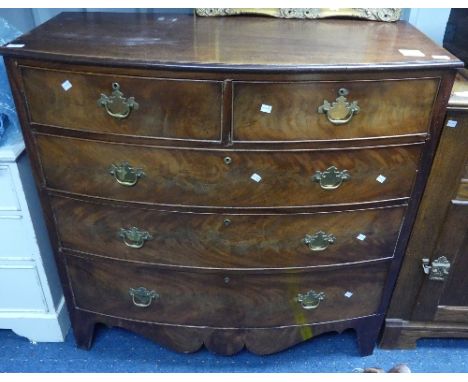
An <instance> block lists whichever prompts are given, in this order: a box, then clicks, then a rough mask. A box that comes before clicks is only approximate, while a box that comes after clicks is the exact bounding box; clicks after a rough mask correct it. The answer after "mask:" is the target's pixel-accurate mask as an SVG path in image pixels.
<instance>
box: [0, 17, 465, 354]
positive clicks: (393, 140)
mask: <svg viewBox="0 0 468 382" xmlns="http://www.w3.org/2000/svg"><path fill="white" fill-rule="evenodd" d="M123 26H125V27H123ZM345 34H347V35H348V37H349V40H350V41H353V44H348V43H346V42H345V41H344V40H342V39H341V38H335V37H334V36H343V35H345ZM399 47H401V48H406V49H420V50H421V51H424V54H425V56H424V57H423V58H420V57H418V58H409V57H405V56H404V55H402V54H401V53H400V52H399V50H398V48H399ZM1 51H2V52H3V53H4V54H5V55H6V57H7V65H8V68H9V75H10V81H11V83H12V87H13V90H14V93H15V100H16V103H17V107H18V110H19V112H20V115H21V120H22V125H23V130H24V133H25V136H26V138H27V146H28V150H29V151H30V153H31V156H32V158H33V165H34V167H35V170H36V171H35V172H36V177H37V185H38V187H39V189H40V192H41V196H42V203H43V205H44V209H45V210H46V211H47V213H48V216H49V231H50V235H51V238H52V241H53V242H54V244H55V252H56V260H57V263H58V265H59V269H60V273H61V278H62V282H63V284H64V287H65V292H66V298H67V302H68V304H69V308H70V309H69V310H70V314H71V318H72V322H73V329H74V333H75V338H76V341H77V344H78V345H79V346H81V347H84V348H88V347H89V346H91V341H92V335H93V329H94V325H95V324H96V323H104V324H106V325H109V326H119V327H123V328H126V329H129V330H132V331H134V332H137V333H140V334H142V335H145V336H147V337H150V338H153V339H155V340H156V341H157V342H159V343H161V344H163V345H165V346H168V347H170V348H172V349H175V350H178V351H183V352H192V351H196V350H197V349H199V348H200V347H201V346H203V345H205V346H206V347H208V348H209V349H210V350H212V351H214V352H217V353H221V354H234V353H236V352H238V351H240V350H241V349H242V348H244V347H247V348H248V349H249V350H250V351H252V352H255V353H258V354H270V353H274V352H277V351H280V350H283V349H285V348H287V347H289V346H292V345H294V344H296V343H299V342H301V341H305V340H307V339H310V338H312V337H314V336H317V335H319V334H321V333H324V332H329V331H338V332H341V331H343V330H345V329H349V328H352V329H355V331H356V333H357V340H358V344H359V348H360V351H361V353H362V354H369V353H371V352H372V349H373V347H374V344H375V341H376V338H377V335H378V333H379V330H380V327H381V324H382V321H383V318H384V314H385V312H386V309H387V305H388V301H389V298H390V295H391V292H392V289H393V285H394V282H395V279H396V275H397V273H398V268H399V266H400V263H401V260H402V256H403V250H404V248H405V245H406V242H407V239H408V235H409V232H410V230H411V226H412V224H413V220H414V215H415V211H416V209H417V207H418V204H419V198H420V195H421V192H422V190H423V188H424V185H425V182H426V178H427V173H428V170H429V168H430V165H431V161H432V155H433V152H434V148H435V146H436V144H437V140H438V137H439V130H440V125H441V123H442V119H441V116H442V115H443V113H444V110H445V106H446V103H447V100H448V96H449V93H450V88H451V85H452V82H453V77H454V69H455V68H457V67H459V66H460V65H461V63H460V62H459V61H458V60H457V59H456V58H455V57H453V56H451V55H449V54H448V53H447V52H445V51H444V50H442V49H441V48H439V47H437V46H435V45H434V44H433V43H432V42H430V40H428V39H427V38H425V37H424V36H423V35H421V34H420V33H419V32H417V31H416V30H414V29H413V28H412V27H410V26H409V25H407V24H405V23H395V24H383V23H375V22H355V21H349V20H347V21H346V20H328V21H320V22H310V21H304V20H276V19H269V18H248V17H240V18H237V19H236V18H232V19H230V18H226V19H223V18H194V17H189V16H174V17H172V16H164V17H157V16H154V15H146V16H144V17H142V16H141V15H130V14H128V15H123V14H99V13H97V14H93V13H91V14H79V13H77V14H69V13H65V14H62V15H60V16H58V17H57V18H55V19H53V20H52V21H49V22H48V23H46V24H44V25H43V26H41V27H39V28H38V29H36V30H35V31H33V32H32V33H30V34H28V35H25V36H22V37H20V38H19V39H18V40H16V41H14V45H10V47H8V46H7V47H4V48H2V49H1ZM433 56H435V58H434V57H433ZM440 56H445V58H444V59H440ZM437 57H439V58H437Z"/></svg>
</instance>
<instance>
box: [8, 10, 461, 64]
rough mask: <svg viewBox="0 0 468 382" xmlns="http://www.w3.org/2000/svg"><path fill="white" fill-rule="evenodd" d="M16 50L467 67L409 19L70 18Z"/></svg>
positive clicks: (108, 57)
mask: <svg viewBox="0 0 468 382" xmlns="http://www.w3.org/2000/svg"><path fill="white" fill-rule="evenodd" d="M13 44H15V45H16V47H8V45H7V46H6V47H3V48H0V53H1V54H5V55H11V56H17V57H22V56H23V57H24V56H27V57H29V58H40V59H49V60H59V61H68V62H70V61H73V62H75V63H78V62H80V63H104V64H106V65H128V66H146V67H163V68H173V67H177V68H181V67H182V68H191V69H210V70H221V71H223V70H253V71H257V70H264V71H294V72H298V71H309V70H314V71H321V70H327V71H330V70H343V71H349V70H369V69H384V68H387V69H412V68H436V67H439V68H444V67H462V66H463V63H462V62H461V61H459V60H458V59H457V58H456V57H455V56H453V55H451V54H450V53H448V52H447V51H446V50H444V49H443V48H441V47H439V46H438V45H436V44H435V43H434V42H432V41H431V40H430V39H429V38H427V37H426V36H425V35H423V34H422V33H421V32H419V31H418V30H417V29H415V28H414V27H412V26H411V25H410V24H408V23H406V22H402V21H401V22H396V23H382V22H370V21H366V22H357V21H355V20H320V21H319V22H317V21H311V20H284V19H273V18H268V17H232V18H230V17H225V18H223V17H215V18H203V17H195V16H190V15H167V14H165V15H157V14H144V15H142V14H136V13H133V14H131V13H128V14H125V13H93V12H90V13H75V12H66V13H62V14H60V15H58V16H57V17H55V18H53V19H52V20H50V21H48V22H46V23H44V24H43V25H41V26H40V27H38V28H36V29H35V30H34V31H32V32H30V33H28V34H25V35H23V36H21V37H19V38H18V39H16V40H15V41H13ZM23 44H24V46H22V45H23ZM21 46H22V47H21ZM399 49H409V50H419V51H421V52H423V54H424V56H423V57H416V56H405V55H403V54H402V53H401V52H400V51H399ZM279 53H281V54H279ZM441 56H444V57H445V58H441Z"/></svg>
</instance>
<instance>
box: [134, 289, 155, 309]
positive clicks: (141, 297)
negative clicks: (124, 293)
mask: <svg viewBox="0 0 468 382" xmlns="http://www.w3.org/2000/svg"><path fill="white" fill-rule="evenodd" d="M128 293H129V294H130V296H131V297H132V301H133V305H135V306H138V307H139V308H147V307H148V306H150V305H151V303H152V302H153V300H155V299H158V298H159V294H158V293H156V292H155V291H154V290H149V289H146V288H144V287H139V288H130V289H129V291H128Z"/></svg>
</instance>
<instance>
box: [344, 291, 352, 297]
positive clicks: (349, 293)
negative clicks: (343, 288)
mask: <svg viewBox="0 0 468 382" xmlns="http://www.w3.org/2000/svg"><path fill="white" fill-rule="evenodd" d="M352 295H353V292H350V291H347V292H346V293H345V294H344V296H345V297H346V298H351V297H352Z"/></svg>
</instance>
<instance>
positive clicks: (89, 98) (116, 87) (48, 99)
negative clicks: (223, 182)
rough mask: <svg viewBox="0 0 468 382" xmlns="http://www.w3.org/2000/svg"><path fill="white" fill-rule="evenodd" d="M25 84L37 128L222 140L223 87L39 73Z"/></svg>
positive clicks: (31, 73) (26, 75) (29, 71)
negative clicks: (46, 126) (45, 126)
mask: <svg viewBox="0 0 468 382" xmlns="http://www.w3.org/2000/svg"><path fill="white" fill-rule="evenodd" d="M23 81H24V87H25V92H26V98H27V104H28V108H29V113H30V120H31V122H34V123H38V124H45V125H54V126H59V127H64V128H70V129H75V130H84V131H91V132H99V133H110V134H121V135H131V136H145V137H156V138H166V139H189V140H213V141H218V140H220V137H221V105H222V101H221V99H222V83H221V82H217V81H195V80H177V79H158V78H144V77H131V76H118V75H107V74H96V73H94V74H93V73H74V72H68V71H52V70H44V69H34V68H23ZM118 92H120V93H122V94H120V96H119V94H118ZM102 94H104V95H105V96H107V97H111V98H107V101H106V97H102V96H101V95H102ZM114 96H115V97H114ZM112 97H114V98H112ZM119 97H120V98H121V99H123V102H127V104H124V103H122V102H120V101H119ZM122 97H123V98H122ZM129 97H133V98H134V101H135V102H136V104H138V105H137V106H136V105H135V104H133V106H132V103H131V101H129V100H128V98H129ZM101 101H102V102H101ZM126 114H128V115H127V116H126V117H124V116H125V115H126Z"/></svg>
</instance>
